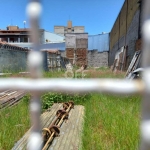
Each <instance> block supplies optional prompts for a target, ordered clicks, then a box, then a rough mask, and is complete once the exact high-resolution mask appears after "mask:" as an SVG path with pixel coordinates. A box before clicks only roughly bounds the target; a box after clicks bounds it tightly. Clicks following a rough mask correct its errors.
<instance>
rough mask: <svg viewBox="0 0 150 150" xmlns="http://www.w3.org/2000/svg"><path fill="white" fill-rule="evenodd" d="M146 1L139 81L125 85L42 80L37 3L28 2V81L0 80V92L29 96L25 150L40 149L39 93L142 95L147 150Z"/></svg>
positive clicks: (149, 62)
mask: <svg viewBox="0 0 150 150" xmlns="http://www.w3.org/2000/svg"><path fill="white" fill-rule="evenodd" d="M149 7H150V0H145V1H144V6H143V30H142V33H143V58H144V59H143V67H144V68H145V71H144V72H143V80H142V81H128V80H124V79H122V80H121V79H120V80H119V79H85V80H82V79H75V80H74V79H70V80H68V79H42V78H41V77H42V71H41V68H42V55H41V53H40V49H39V47H40V46H39V44H40V43H39V38H38V37H39V32H38V31H39V30H38V23H39V17H40V14H41V10H42V7H41V4H40V0H31V2H30V3H29V5H28V6H27V14H28V16H29V20H30V25H31V29H32V30H31V32H32V36H31V38H32V41H33V43H34V49H33V51H31V52H30V54H29V57H28V64H29V70H30V72H31V79H24V78H15V79H12V78H11V79H10V78H1V79H0V90H2V89H3V90H4V89H5V90H6V89H14V90H26V91H31V92H32V99H31V102H30V114H31V123H32V130H31V134H30V137H29V140H28V145H27V149H28V150H40V149H42V137H41V133H40V132H41V131H40V130H41V129H40V112H41V103H40V95H41V94H40V93H41V92H42V91H55V92H60V91H61V92H66V91H67V92H78V93H83V92H107V93H115V94H134V93H141V94H143V101H142V119H141V146H140V149H141V150H149V149H150V99H149V97H150V67H149V66H150V58H149V57H150V9H149Z"/></svg>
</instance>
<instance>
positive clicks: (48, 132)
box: [42, 101, 74, 150]
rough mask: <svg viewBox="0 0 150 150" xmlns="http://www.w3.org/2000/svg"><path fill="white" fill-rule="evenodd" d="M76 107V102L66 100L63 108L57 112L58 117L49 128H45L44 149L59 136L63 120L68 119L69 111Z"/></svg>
mask: <svg viewBox="0 0 150 150" xmlns="http://www.w3.org/2000/svg"><path fill="white" fill-rule="evenodd" d="M72 108H74V102H72V101H70V102H65V103H63V109H59V110H58V111H57V112H56V116H57V117H56V119H55V120H54V121H53V122H52V124H51V125H50V126H49V127H48V128H43V130H42V135H43V140H44V147H43V149H42V150H46V149H47V148H48V146H49V144H50V142H52V140H53V138H54V137H56V136H58V135H59V133H60V130H59V128H60V126H61V125H62V123H63V121H64V120H66V119H68V117H69V111H70V110H71V109H72Z"/></svg>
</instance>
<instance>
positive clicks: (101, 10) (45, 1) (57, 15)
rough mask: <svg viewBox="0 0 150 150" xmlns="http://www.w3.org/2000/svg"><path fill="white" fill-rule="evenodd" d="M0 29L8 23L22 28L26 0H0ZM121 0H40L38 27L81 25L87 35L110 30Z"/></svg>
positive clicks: (46, 28)
mask: <svg viewBox="0 0 150 150" xmlns="http://www.w3.org/2000/svg"><path fill="white" fill-rule="evenodd" d="M0 2H1V9H0V29H6V26H8V25H11V24H12V25H18V26H19V27H20V28H23V27H24V25H23V21H24V20H26V21H27V25H26V27H29V24H28V18H27V15H26V6H27V3H28V2H29V0H7V1H6V0H0ZM123 2H124V0H42V5H43V12H42V17H41V23H40V27H41V28H44V29H45V30H47V31H51V32H53V31H54V25H63V26H66V25H67V21H68V20H69V18H70V20H72V22H73V26H78V25H79V26H80V25H81V26H85V31H86V32H88V33H89V34H90V35H93V34H100V33H101V32H110V30H111V28H112V26H113V24H114V22H115V20H116V18H117V16H118V13H119V11H120V9H121V7H122V5H123Z"/></svg>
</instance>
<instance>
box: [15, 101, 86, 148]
mask: <svg viewBox="0 0 150 150" xmlns="http://www.w3.org/2000/svg"><path fill="white" fill-rule="evenodd" d="M61 108H62V104H54V105H53V106H52V107H51V108H50V109H49V110H48V111H47V112H45V113H43V114H42V115H41V126H42V128H44V127H48V126H49V125H50V124H51V123H52V122H53V120H54V119H55V117H56V116H55V114H56V111H57V110H58V109H61ZM83 117H84V107H83V106H75V107H74V109H71V111H70V112H69V119H68V121H67V122H64V123H63V124H62V126H61V127H60V136H58V137H55V138H54V140H53V142H52V143H51V145H50V146H49V148H48V149H49V150H58V149H59V150H64V149H67V150H73V149H79V148H80V147H81V133H82V127H83ZM29 133H30V130H29V131H27V132H26V134H25V135H24V136H23V137H22V138H21V139H20V140H19V141H18V142H17V143H16V144H15V146H14V147H13V148H12V150H24V149H26V146H27V139H28V137H29Z"/></svg>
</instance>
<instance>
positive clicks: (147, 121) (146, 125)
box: [141, 0, 150, 150]
mask: <svg viewBox="0 0 150 150" xmlns="http://www.w3.org/2000/svg"><path fill="white" fill-rule="evenodd" d="M142 11H143V14H142V24H143V27H142V36H143V67H144V68H145V71H144V73H143V81H144V82H145V85H146V89H145V91H144V96H143V101H142V121H141V138H142V139H141V142H142V143H141V150H149V149H150V92H149V91H150V90H149V89H150V0H143V8H142Z"/></svg>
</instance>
